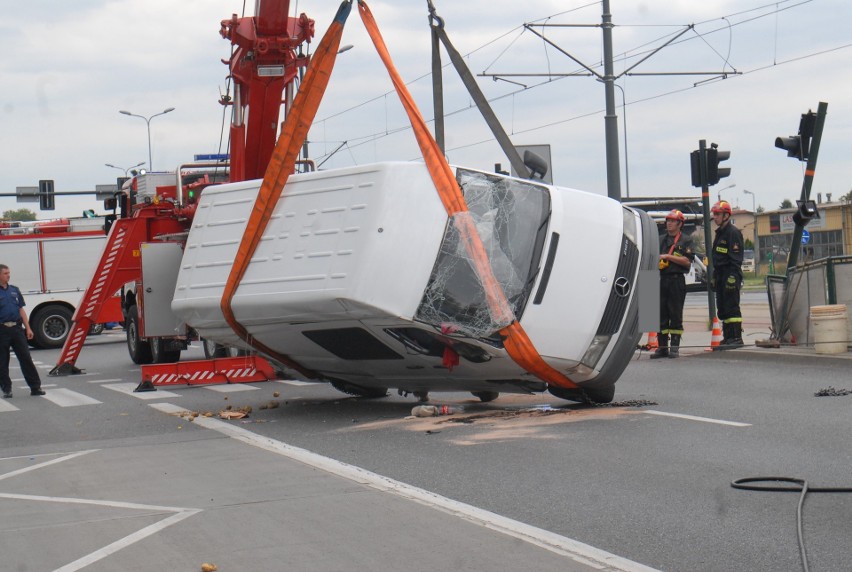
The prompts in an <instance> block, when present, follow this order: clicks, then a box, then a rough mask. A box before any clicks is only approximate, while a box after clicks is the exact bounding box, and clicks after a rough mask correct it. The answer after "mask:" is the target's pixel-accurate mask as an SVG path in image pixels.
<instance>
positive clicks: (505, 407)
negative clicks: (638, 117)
mask: <svg viewBox="0 0 852 572" xmlns="http://www.w3.org/2000/svg"><path fill="white" fill-rule="evenodd" d="M121 341H122V340H121V338H120V334H105V335H103V336H100V337H99V339H97V340H95V341H94V342H93V343H91V344H89V345H87V347H86V348H85V349H84V351H83V354H82V356H81V358H80V361H79V362H78V365H79V366H80V367H83V368H85V369H86V370H87V372H86V374H85V375H81V376H74V377H69V378H46V377H45V386H46V389H47V391H48V395H47V396H46V398H47V399H45V398H35V397H30V396H29V395H27V393H26V392H25V386H24V384H23V382H22V381H20V380H18V381H16V382H15V398H14V399H13V400H11V401H6V400H4V401H3V402H2V403H0V434H2V435H3V441H2V443H0V559H2V562H3V566H0V568H2V569H4V570H7V569H8V570H27V571H29V570H87V571H91V570H96V571H101V570H104V571H106V570H117V569H121V570H131V571H132V570H140V571H141V570H149V569H164V570H166V569H167V570H199V569H200V566H201V563H202V562H214V563H216V564H217V565H218V566H219V570H221V571H223V572H224V571H226V570H284V569H295V570H319V571H325V570H374V569H386V570H435V569H441V568H443V569H465V570H517V569H523V568H527V569H531V570H551V569H552V570H563V571H564V570H569V571H571V570H578V571H586V570H592V569H593V568H592V566H591V564H590V563H591V562H598V563H600V562H606V564H604V565H603V566H604V568H598V569H609V570H643V569H646V570H647V569H648V568H645V567H649V568H652V569H658V570H665V571H681V570H702V571H703V570H712V571H720V572H721V571H732V572H733V571H737V572H739V571H743V570H749V571H773V572H775V571H778V570H799V569H801V565H800V559H799V553H798V548H797V544H796V503H797V501H798V496H797V495H796V494H791V493H773V492H748V491H740V490H735V489H733V488H731V486H730V483H731V481H732V480H734V479H738V478H743V477H755V476H767V475H769V476H788V477H798V478H802V479H806V480H807V481H808V482H809V484H810V486H812V487H814V486H822V487H827V486H845V487H849V486H852V475H850V474H849V473H850V472H849V466H850V461H851V460H852V459H850V457H852V452H850V447H849V445H848V435H849V434H850V429H852V427H850V426H852V419H850V416H849V400H852V396H840V397H815V396H814V392H816V391H818V390H819V389H823V388H826V387H829V386H832V387H835V388H844V387H845V388H850V389H852V387H850V386H852V380H850V376H849V373H848V364H849V362H848V361H843V360H838V359H832V358H820V359H819V360H818V361H817V360H813V359H811V358H805V357H802V356H789V355H784V354H778V355H775V354H773V355H768V356H762V355H755V354H748V353H745V352H724V353H700V354H695V355H690V356H687V357H684V358H682V359H679V360H658V361H651V360H648V359H647V354H642V355H641V357H639V358H638V359H637V360H636V361H634V362H633V363H631V365H630V366H629V367H628V370H627V372H626V373H625V375H624V376H623V378H622V379H621V380H620V381H619V383H618V386H617V388H618V389H617V393H616V399H617V400H645V401H649V402H654V404H653V405H645V406H643V407H610V408H592V409H590V408H585V407H581V406H578V405H574V404H570V403H568V402H563V401H561V400H559V399H556V398H553V397H552V396H550V395H549V394H545V395H536V396H517V395H507V394H504V395H501V397H500V398H499V399H498V400H497V401H494V402H492V403H489V404H481V403H479V402H478V400H476V399H475V398H472V397H471V396H469V395H466V394H433V395H432V398H433V400H432V402H433V403H443V404H450V405H453V406H456V407H463V408H464V411H462V412H461V413H460V414H457V415H453V416H448V417H435V418H412V417H410V412H411V409H412V407H413V406H415V405H416V404H417V403H416V402H415V401H414V399H413V398H412V397H411V396H408V397H406V396H399V395H396V394H393V395H391V396H389V397H387V398H384V399H380V400H363V399H356V398H351V397H348V396H346V395H343V394H341V393H338V392H337V391H335V390H334V389H332V388H331V387H329V386H326V385H324V384H319V385H317V384H292V383H288V382H269V383H254V384H249V385H229V386H221V387H212V386H211V387H180V388H168V389H167V390H164V389H161V390H159V391H157V392H152V393H147V394H143V393H132V392H131V391H130V390H131V389H132V388H133V387H134V386H135V385H136V383H138V381H139V371H138V367H135V366H133V365H132V364H131V363H130V362H129V359H128V358H127V355H126V350H125V348H124V346H123V344H122V343H121ZM34 356H35V358H36V359H37V360H39V361H40V362H41V363H42V365H43V368H44V369H45V370H47V369H50V367H51V366H52V364H53V362H54V361H55V359H56V357H57V356H58V351H39V352H35V353H34ZM200 356H201V352H200V350H199V349H198V348H194V349H193V350H191V352H190V355H189V357H200ZM14 377H15V375H14V372H13V378H14ZM223 390H227V391H223ZM275 392H278V393H279V395H278V396H275ZM270 403H273V404H274V405H275V406H274V408H270V407H269V405H270ZM228 406H231V408H232V409H236V408H240V407H244V406H251V407H252V408H253V410H252V412H251V414H250V415H249V416H248V417H247V418H245V419H241V420H231V421H220V420H217V419H215V417H214V418H205V417H203V414H204V413H205V412H210V413H212V414H215V413H218V412H219V411H221V410H223V409H225V408H226V407H228ZM175 411H184V412H196V413H199V414H201V416H200V417H197V418H195V421H191V420H190V418H189V415H187V414H185V415H184V416H183V417H180V416H177V415H175V414H174V413H173V412H175ZM170 412H171V414H170ZM294 459H296V460H294ZM339 462H342V463H345V464H344V465H342V464H340V463H339ZM483 511H484V512H483ZM850 517H852V496H850V495H849V494H811V495H809V496H808V498H807V502H806V503H805V506H804V535H805V542H806V546H807V550H808V555H809V562H810V566H811V570H813V571H814V572H818V571H822V570H826V571H828V570H832V571H835V570H845V569H849V564H848V555H849V546H850V545H852V529H850V528H849V526H848V523H849V521H850ZM595 549H598V550H599V551H601V552H596V551H595ZM584 551H585V552H584ZM578 555H579V556H578ZM584 557H588V558H589V560H583V558H584ZM596 558H597V560H595V559H596ZM87 559H88V560H87ZM607 559H608V560H607Z"/></svg>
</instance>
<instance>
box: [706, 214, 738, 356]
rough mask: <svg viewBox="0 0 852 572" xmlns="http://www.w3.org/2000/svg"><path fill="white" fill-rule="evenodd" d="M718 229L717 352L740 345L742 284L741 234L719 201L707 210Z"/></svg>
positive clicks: (715, 265)
mask: <svg viewBox="0 0 852 572" xmlns="http://www.w3.org/2000/svg"><path fill="white" fill-rule="evenodd" d="M710 212H711V213H712V214H713V222H715V223H716V226H717V227H718V228H717V229H716V238H715V239H714V240H713V280H712V281H711V286H712V287H713V289H714V290H715V291H716V312H717V314H718V315H719V321H720V322H722V333H723V339H722V342H721V343H720V344H719V349H720V350H730V349H735V348H739V347H742V346H743V315H742V312H740V286H741V285H742V282H743V270H742V265H743V233H741V232H740V229H738V228H737V227H735V226H734V225H733V223H732V222H731V204H730V203H729V202H728V201H719V202H718V203H716V204H715V205H713V208H712V209H711V211H710Z"/></svg>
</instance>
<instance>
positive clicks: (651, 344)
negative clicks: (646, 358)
mask: <svg viewBox="0 0 852 572" xmlns="http://www.w3.org/2000/svg"><path fill="white" fill-rule="evenodd" d="M659 347H660V342H659V341H658V340H657V332H648V343H646V344H645V349H646V350H655V349H657V348H659Z"/></svg>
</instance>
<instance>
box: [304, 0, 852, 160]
mask: <svg viewBox="0 0 852 572" xmlns="http://www.w3.org/2000/svg"><path fill="white" fill-rule="evenodd" d="M813 1H814V0H780V1H779V2H773V3H771V4H766V5H763V6H759V7H755V8H752V9H749V10H743V11H740V12H735V13H732V14H729V15H726V16H721V17H716V18H710V19H707V20H704V21H701V22H699V24H707V23H710V22H714V21H716V20H725V19H726V18H730V17H733V16H738V15H742V14H747V13H749V12H755V11H760V10H764V9H765V8H767V7H775V9H773V10H771V11H769V12H766V13H762V14H759V15H757V16H754V17H752V18H748V19H746V20H741V21H738V22H736V23H730V22H726V24H727V25H726V26H724V27H719V28H716V29H713V30H710V31H708V32H704V33H702V34H698V33H697V32H696V36H693V37H690V38H686V39H683V40H679V41H676V42H674V43H673V44H672V45H677V44H680V43H683V42H687V41H694V40H695V39H698V37H702V36H707V35H710V34H714V33H716V32H719V31H721V30H725V29H729V28H733V27H736V26H740V25H742V24H745V23H747V22H752V21H755V20H758V19H761V18H765V17H769V16H772V15H775V14H777V13H779V12H784V11H787V10H790V9H793V8H796V7H799V6H802V5H804V4H808V3H811V2H813ZM788 2H795V4H792V5H790V6H781V4H786V3H788ZM596 4H598V2H594V3H590V4H586V5H584V6H581V7H580V8H584V7H588V6H592V5H596ZM580 8H577V9H580ZM577 9H573V10H569V11H566V12H561V13H559V14H555V15H554V16H556V15H561V14H565V13H568V12H572V11H575V10H577ZM552 17H553V16H548V17H546V18H540V19H538V20H535V21H534V22H541V21H544V20H547V19H550V18H552ZM633 26H634V25H620V27H633ZM520 28H522V26H517V27H515V28H512V29H511V30H509V31H508V32H505V33H504V34H501V35H500V36H498V37H496V38H495V39H493V40H490V41H489V42H486V43H485V44H483V45H482V46H480V47H478V48H476V49H474V50H472V51H470V52H468V53H467V54H466V55H465V57H468V56H470V55H472V54H475V53H477V52H478V51H480V50H482V49H484V48H485V47H487V46H489V45H491V44H493V43H494V42H496V41H498V40H500V39H502V38H504V37H506V36H507V35H509V34H511V33H512V32H514V31H515V30H518V29H520ZM670 35H671V34H666V35H663V36H661V37H662V38H666V37H668V36H670ZM702 39H703V38H702ZM645 45H648V43H644V44H642V46H645ZM642 46H640V47H642ZM850 46H852V44H845V45H843V46H838V47H835V48H831V49H828V50H822V51H819V52H814V53H812V54H806V55H803V56H798V57H796V58H790V59H788V60H785V61H783V62H777V63H773V64H772V65H768V66H763V67H760V68H755V69H753V70H749V71H738V73H739V74H740V75H747V74H750V73H754V72H757V71H762V70H765V69H769V68H772V67H776V66H778V65H783V64H785V63H791V62H795V61H797V60H801V59H806V58H809V57H815V56H819V55H822V54H825V53H830V52H833V51H837V50H841V49H845V48H848V47H850ZM635 49H636V48H634V49H632V50H628V51H627V52H625V53H630V52H632V51H633V50H635ZM504 53H505V50H504ZM645 53H647V51H646V52H640V53H637V54H633V55H632V56H629V57H630V58H638V57H641V56H642V55H644V54H645ZM719 56H720V57H722V56H721V54H719ZM723 59H724V58H723ZM725 61H727V60H725ZM448 65H450V64H449V63H448V64H445V66H444V67H447V66H448ZM490 65H493V62H492V64H489V67H490ZM602 65H603V63H602V62H597V63H596V64H594V65H593V66H592V67H594V68H599V67H601V66H602ZM430 75H431V73H425V74H423V75H421V76H419V77H417V78H415V79H414V80H411V81H409V82H407V83H406V85H411V84H413V83H416V82H417V81H420V80H422V79H424V78H427V77H429V76H430ZM628 75H632V74H628ZM561 79H565V78H564V77H557V78H550V79H549V80H547V81H542V82H540V83H537V84H533V85H530V86H523V87H522V88H521V89H517V90H513V91H510V92H507V93H505V94H501V95H499V96H496V97H494V98H490V99H489V100H488V101H489V102H495V101H499V100H501V99H504V98H506V97H514V96H516V95H518V94H519V93H522V92H524V91H529V90H532V89H534V88H537V87H541V86H543V85H548V84H550V83H553V82H555V81H558V80H561ZM702 85H706V82H704V83H703V84H695V85H692V86H686V87H683V88H679V89H673V90H670V91H667V92H663V93H660V94H657V95H653V96H649V97H645V98H641V99H637V100H634V101H631V102H630V103H629V104H630V105H633V104H636V103H642V102H646V101H652V100H654V99H660V98H663V97H668V96H670V95H673V94H676V93H681V92H684V91H688V90H690V89H695V88H697V87H702ZM390 93H392V92H386V93H383V94H381V95H378V96H376V97H374V98H371V99H369V100H366V101H364V102H362V103H360V104H358V105H355V106H352V107H350V108H348V109H345V110H342V111H339V112H337V113H334V114H331V115H329V116H327V117H325V118H323V119H320V120H317V121H316V123H320V122H324V121H327V120H329V119H332V118H335V117H339V116H341V115H344V114H346V113H349V112H351V111H355V110H357V109H360V108H361V107H363V106H365V105H368V104H369V103H374V102H376V101H379V100H381V99H384V98H385V97H387V95H388V94H390ZM473 108H474V106H472V105H468V106H466V107H462V108H458V109H456V110H453V111H451V112H449V113H448V114H446V116H447V117H451V116H453V115H457V114H460V113H463V112H465V111H469V110H471V109H473ZM602 112H603V111H602V110H599V111H592V112H585V113H581V114H578V115H575V116H571V117H567V118H565V119H560V120H557V121H553V122H550V123H546V124H542V125H538V126H534V127H530V128H528V129H523V130H519V131H514V132H513V134H523V133H531V132H534V131H538V130H541V129H547V128H550V127H553V126H556V125H560V124H564V123H569V122H571V121H575V120H577V119H581V118H584V117H589V116H593V115H595V114H599V113H602ZM408 129H410V127H409V126H400V127H398V128H394V129H389V130H386V131H380V132H374V133H372V134H367V135H363V136H358V137H349V138H347V140H348V141H349V144H348V145H347V147H348V148H350V152H351V149H352V148H356V147H359V146H361V145H364V144H369V143H372V142H375V141H378V140H380V139H382V138H384V137H388V136H391V135H395V134H397V133H399V132H401V131H406V130H408ZM489 141H493V139H486V140H482V141H478V142H473V143H468V144H464V145H459V146H457V147H454V148H452V149H448V151H455V150H459V149H465V148H470V147H474V146H477V145H481V144H484V143H487V142H489Z"/></svg>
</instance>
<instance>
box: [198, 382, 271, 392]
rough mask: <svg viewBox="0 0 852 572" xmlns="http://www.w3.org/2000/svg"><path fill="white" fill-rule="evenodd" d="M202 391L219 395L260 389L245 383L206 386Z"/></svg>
mask: <svg viewBox="0 0 852 572" xmlns="http://www.w3.org/2000/svg"><path fill="white" fill-rule="evenodd" d="M204 389H209V390H210V391H217V392H219V393H235V392H238V391H252V390H254V389H260V388H259V387H255V386H253V385H249V384H247V383H229V384H226V385H208V386H205V388H204Z"/></svg>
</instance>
